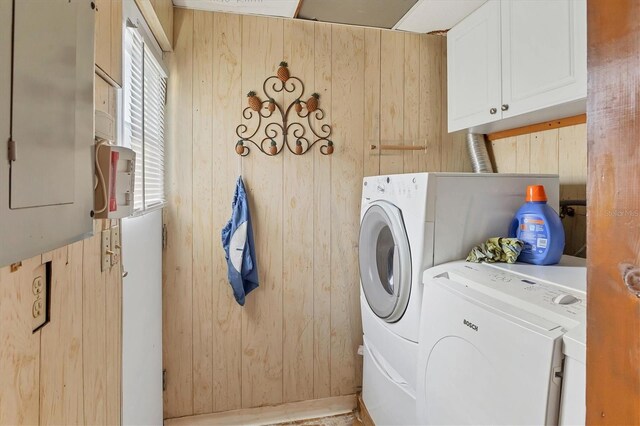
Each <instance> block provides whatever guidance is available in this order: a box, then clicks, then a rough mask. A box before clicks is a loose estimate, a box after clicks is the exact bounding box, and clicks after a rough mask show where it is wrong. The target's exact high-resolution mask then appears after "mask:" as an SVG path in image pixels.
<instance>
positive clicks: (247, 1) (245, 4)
mask: <svg viewBox="0 0 640 426" xmlns="http://www.w3.org/2000/svg"><path fill="white" fill-rule="evenodd" d="M173 4H174V5H175V6H178V7H186V8H189V9H198V10H209V11H213V12H227V13H239V14H246V15H268V16H283V17H287V18H293V15H294V14H295V13H296V8H297V7H298V0H173Z"/></svg>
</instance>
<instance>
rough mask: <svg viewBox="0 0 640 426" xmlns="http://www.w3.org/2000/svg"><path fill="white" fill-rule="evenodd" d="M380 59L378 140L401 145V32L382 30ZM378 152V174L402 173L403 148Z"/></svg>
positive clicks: (402, 62)
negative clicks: (401, 149)
mask: <svg viewBox="0 0 640 426" xmlns="http://www.w3.org/2000/svg"><path fill="white" fill-rule="evenodd" d="M380 58H381V61H380V141H381V143H383V144H392V145H404V144H405V140H404V139H405V138H404V133H403V131H404V129H403V126H404V119H403V117H404V105H403V96H402V94H403V93H404V78H405V75H404V65H405V64H404V59H405V58H404V34H403V33H400V32H396V31H382V33H381V36H380ZM382 58H384V59H382ZM379 155H380V174H395V173H402V168H403V151H381V152H380V153H379Z"/></svg>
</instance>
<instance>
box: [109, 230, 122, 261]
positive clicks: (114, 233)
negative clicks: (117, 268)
mask: <svg viewBox="0 0 640 426" xmlns="http://www.w3.org/2000/svg"><path fill="white" fill-rule="evenodd" d="M111 247H112V248H111V251H113V253H112V254H111V266H113V265H117V264H118V262H120V254H121V253H122V247H120V227H119V226H114V227H112V228H111Z"/></svg>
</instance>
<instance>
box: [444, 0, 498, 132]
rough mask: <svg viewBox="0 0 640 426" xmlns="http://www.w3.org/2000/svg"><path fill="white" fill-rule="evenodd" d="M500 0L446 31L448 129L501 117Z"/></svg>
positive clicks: (450, 130)
mask: <svg viewBox="0 0 640 426" xmlns="http://www.w3.org/2000/svg"><path fill="white" fill-rule="evenodd" d="M500 79H501V71H500V2H499V0H489V1H488V2H487V3H485V4H484V5H482V6H481V7H480V8H479V9H477V10H476V11H475V12H473V13H472V14H471V15H469V16H468V17H467V18H465V19H464V20H463V21H462V22H460V23H459V24H458V25H456V26H455V27H453V28H452V29H451V30H450V31H449V32H448V33H447V88H448V96H447V97H448V111H449V132H453V131H455V130H460V129H465V128H468V127H472V126H475V125H478V124H484V123H489V122H492V121H496V120H499V119H500V118H502V114H501V111H500V104H501V102H500V101H501V96H500V90H501V87H500Z"/></svg>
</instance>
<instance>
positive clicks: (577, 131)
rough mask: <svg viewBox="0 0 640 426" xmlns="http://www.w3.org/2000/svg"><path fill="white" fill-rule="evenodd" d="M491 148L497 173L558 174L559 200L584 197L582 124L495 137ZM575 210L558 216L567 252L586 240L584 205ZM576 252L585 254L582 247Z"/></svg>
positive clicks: (577, 248)
mask: <svg viewBox="0 0 640 426" xmlns="http://www.w3.org/2000/svg"><path fill="white" fill-rule="evenodd" d="M491 149H492V150H493V157H494V160H495V165H496V167H497V171H498V172H499V173H554V174H558V175H560V199H561V200H569V199H571V200H576V199H579V200H584V199H586V190H587V188H586V185H587V128H586V124H578V125H575V126H569V127H563V128H560V129H553V130H545V131H542V132H537V133H531V134H527V135H522V136H516V137H510V138H505V139H499V140H495V141H493V142H491ZM523 196H524V194H523ZM575 212H576V215H575V216H574V217H569V216H566V217H565V218H564V219H562V223H563V225H564V229H565V235H566V239H565V241H566V243H565V253H566V254H571V255H573V254H575V253H576V252H577V251H579V250H580V249H581V248H583V246H584V245H585V244H586V232H587V213H586V209H585V208H584V207H575ZM580 256H581V257H586V250H583V251H581V252H580Z"/></svg>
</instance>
